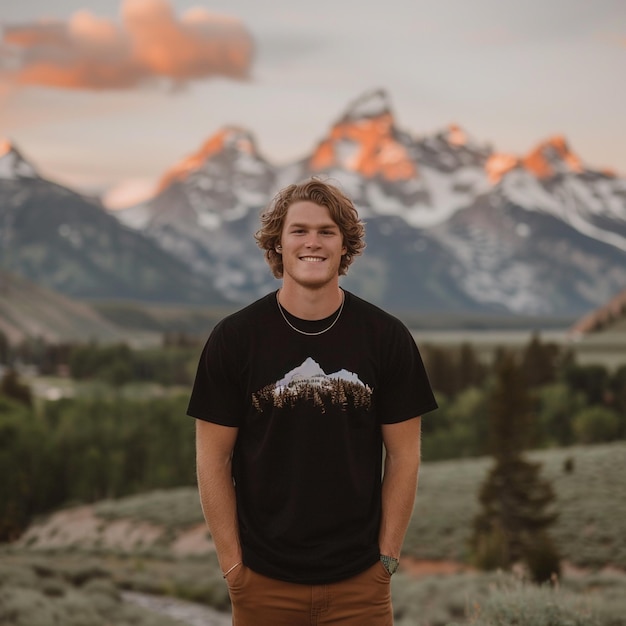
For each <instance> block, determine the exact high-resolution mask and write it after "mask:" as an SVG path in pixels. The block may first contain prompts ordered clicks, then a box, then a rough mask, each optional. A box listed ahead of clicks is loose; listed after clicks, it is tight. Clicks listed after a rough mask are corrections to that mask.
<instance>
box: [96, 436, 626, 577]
mask: <svg viewBox="0 0 626 626" xmlns="http://www.w3.org/2000/svg"><path fill="white" fill-rule="evenodd" d="M423 445H424V446H428V438H427V437H426V438H425V439H424V442H423ZM528 456H529V458H530V459H531V460H534V461H538V462H540V463H542V476H544V477H545V478H546V479H548V480H549V481H550V482H551V483H552V484H553V486H554V489H555V492H556V495H557V510H558V512H559V518H558V520H557V522H556V524H555V525H554V527H553V528H552V529H551V533H552V535H553V537H554V539H555V541H556V542H557V545H558V547H559V550H560V551H561V554H562V556H563V557H564V558H565V559H566V560H567V561H569V562H570V563H572V564H574V565H578V566H582V567H591V568H601V567H602V566H604V565H607V564H612V565H615V566H617V567H620V568H623V569H625V570H626V533H625V532H624V520H626V443H625V442H617V443H611V444H605V445H596V446H575V447H571V448H560V449H553V450H542V451H535V452H532V453H529V455H528ZM568 461H569V462H570V463H571V464H572V466H573V469H572V471H570V472H568V471H566V469H565V467H566V465H567V462H568ZM491 464H492V461H491V459H490V458H479V459H462V460H454V461H439V462H431V463H423V464H422V468H421V470H420V483H419V489H418V495H417V502H416V506H415V511H414V514H413V518H412V520H411V523H410V525H409V529H408V532H407V536H406V540H405V546H404V548H405V552H406V553H408V554H410V555H411V556H414V557H417V558H420V559H433V560H454V561H467V560H468V553H467V542H468V539H469V535H470V529H471V524H472V520H473V518H474V515H475V514H476V512H477V511H478V502H477V494H478V490H479V487H480V484H481V482H482V480H483V478H484V476H485V474H486V472H487V471H488V469H489V467H490V466H491ZM96 513H97V514H98V515H101V516H103V517H106V518H109V519H111V518H121V517H131V518H135V519H137V520H144V521H149V522H153V523H156V524H162V525H165V526H167V527H168V528H170V529H172V530H177V529H182V528H185V527H188V526H191V525H193V524H196V523H200V522H202V512H201V510H200V505H199V502H198V494H197V491H196V489H195V488H193V487H186V488H179V489H172V490H165V491H155V492H151V493H147V494H141V495H137V496H131V497H127V498H122V499H120V500H108V501H104V502H101V503H99V504H98V505H97V506H96Z"/></svg>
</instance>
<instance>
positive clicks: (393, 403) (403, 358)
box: [376, 320, 437, 424]
mask: <svg viewBox="0 0 626 626" xmlns="http://www.w3.org/2000/svg"><path fill="white" fill-rule="evenodd" d="M394 322H395V323H394V324H393V325H392V326H391V327H390V331H389V334H388V337H387V341H385V345H384V348H383V357H382V371H381V376H380V386H379V389H378V392H377V398H376V406H377V412H378V415H379V416H380V421H381V422H382V423H383V424H394V423H397V422H403V421H405V420H408V419H411V418H413V417H417V416H419V415H423V414H424V413H427V412H429V411H433V410H434V409H436V408H437V401H436V400H435V396H434V394H433V391H432V388H431V386H430V382H429V380H428V375H427V373H426V368H425V367H424V363H423V361H422V357H421V355H420V352H419V349H418V347H417V345H416V343H415V340H414V339H413V336H412V335H411V333H410V332H409V330H408V328H406V326H405V325H404V324H402V323H401V322H400V321H399V320H394Z"/></svg>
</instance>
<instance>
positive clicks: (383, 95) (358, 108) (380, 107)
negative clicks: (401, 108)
mask: <svg viewBox="0 0 626 626" xmlns="http://www.w3.org/2000/svg"><path fill="white" fill-rule="evenodd" d="M387 115H389V116H391V115H392V113H391V103H390V100H389V95H388V94H387V92H386V91H385V90H384V89H373V90H372V91H368V92H366V93H364V94H362V95H361V96H359V97H358V98H356V100H354V101H353V102H352V103H351V104H349V105H348V108H347V110H346V112H345V113H344V114H343V116H342V118H341V119H340V121H341V122H343V123H347V122H358V121H360V120H363V119H371V118H375V117H383V116H387Z"/></svg>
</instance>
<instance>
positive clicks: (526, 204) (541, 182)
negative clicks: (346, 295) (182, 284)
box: [115, 91, 626, 316]
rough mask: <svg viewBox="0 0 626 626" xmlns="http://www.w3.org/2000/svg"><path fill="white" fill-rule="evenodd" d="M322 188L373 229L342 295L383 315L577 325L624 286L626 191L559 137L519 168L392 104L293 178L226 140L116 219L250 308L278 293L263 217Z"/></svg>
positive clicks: (343, 126)
mask: <svg viewBox="0 0 626 626" xmlns="http://www.w3.org/2000/svg"><path fill="white" fill-rule="evenodd" d="M312 175H319V176H322V177H324V178H329V179H331V180H334V181H336V182H338V183H339V184H340V185H341V186H342V187H343V188H344V190H345V191H346V192H347V193H348V194H349V195H350V196H351V197H352V198H353V199H354V201H355V204H356V205H357V207H358V208H359V210H360V213H361V215H362V217H363V218H364V220H365V221H366V223H367V242H368V247H367V250H366V253H365V256H364V257H363V258H362V259H359V260H358V261H357V263H355V265H354V266H353V268H351V270H350V274H349V276H348V277H347V278H346V279H345V281H344V285H345V286H346V287H347V288H353V289H356V290H358V291H359V293H361V294H363V295H364V296H365V297H368V298H371V299H372V300H374V301H375V302H378V303H380V304H384V305H385V306H388V307H391V308H394V309H397V310H400V309H402V310H420V311H452V310H456V311H459V310H465V311H468V312H469V311H472V312H476V311H491V312H494V311H500V312H511V313H520V314H522V313H523V314H531V315H571V316H576V315H580V314H582V313H584V312H585V311H587V310H589V309H590V308H595V306H597V305H598V304H600V303H602V302H604V301H606V300H607V299H609V298H610V297H611V296H612V295H613V294H614V293H616V292H618V291H620V290H621V289H623V288H624V287H626V179H624V178H620V177H618V176H616V175H615V174H613V173H611V172H606V171H597V170H594V169H593V168H591V167H589V166H586V165H585V164H584V163H583V161H582V160H581V159H580V158H579V157H578V156H576V155H575V154H574V152H573V151H572V150H571V149H570V148H569V146H568V144H567V142H566V140H565V139H564V138H563V137H560V136H555V137H553V138H550V139H548V140H546V141H544V142H542V143H541V144H539V145H538V146H537V148H536V149H534V150H533V151H531V152H530V153H529V154H528V155H526V156H522V157H517V156H514V155H505V154H499V153H497V152H495V151H494V150H493V149H492V147H491V146H489V145H486V144H481V143H479V142H477V141H475V140H473V139H472V138H471V137H469V136H468V134H467V133H466V132H465V131H464V130H463V129H461V128H460V127H458V126H456V125H451V126H450V127H448V128H446V129H444V130H442V131H441V132H438V133H435V134H433V135H430V136H423V137H416V136H413V135H412V134H410V133H408V132H406V131H404V130H401V129H400V128H399V127H398V125H397V123H396V121H395V118H394V116H393V113H392V109H391V105H390V101H389V97H388V95H387V94H386V93H385V92H383V91H374V92H372V93H368V94H365V95H364V96H362V97H361V98H359V99H357V100H356V101H355V102H354V103H353V104H352V105H350V106H349V107H348V109H347V111H346V112H345V113H344V114H343V115H342V116H341V117H340V118H339V119H338V120H337V122H336V123H334V124H333V125H332V126H331V128H330V129H329V131H328V132H327V133H326V135H325V136H324V137H323V138H322V139H321V140H320V142H319V143H318V144H317V146H315V147H314V149H313V150H312V151H311V153H310V154H309V155H308V156H307V157H306V158H304V159H302V160H301V161H299V162H297V163H292V164H288V165H285V166H280V167H279V166H273V165H272V164H271V163H270V162H269V161H268V160H267V159H265V158H264V157H263V156H262V155H261V153H260V152H259V150H258V148H257V146H256V145H255V142H254V139H253V137H252V135H251V134H250V133H249V132H248V131H245V130H242V129H238V128H225V129H223V130H222V131H220V133H218V134H217V135H216V136H215V137H213V138H211V139H210V140H209V141H208V142H207V143H206V144H205V145H204V146H203V147H202V148H201V150H200V151H199V152H197V153H196V154H193V155H191V156H190V157H189V158H188V159H187V160H186V161H185V162H184V163H182V164H181V165H178V166H175V167H173V168H172V169H171V170H170V171H169V172H168V173H166V174H165V175H164V177H163V179H162V183H161V186H160V190H159V192H158V193H157V195H156V196H155V197H154V198H153V199H151V200H149V201H148V202H146V203H143V204H141V205H138V206H135V207H130V208H128V209H125V210H122V211H118V212H116V213H115V215H116V217H118V219H120V221H122V222H123V223H125V224H127V225H128V226H130V227H134V228H136V229H137V230H139V231H140V232H143V233H145V234H147V235H148V236H149V237H151V238H152V239H153V240H154V241H155V242H156V243H158V245H159V246H161V247H162V248H163V249H164V250H167V251H168V252H169V253H171V254H172V255H174V256H176V257H177V258H178V259H180V260H181V261H182V262H183V263H185V264H187V265H188V266H189V267H190V268H193V270H194V272H197V273H199V274H200V275H202V276H204V277H206V279H207V280H209V281H211V282H212V284H214V285H215V287H216V289H217V290H218V291H219V292H220V293H222V294H223V295H224V296H225V297H226V298H228V299H229V300H232V301H236V302H246V301H249V300H251V299H252V298H254V297H256V296H257V295H258V294H260V293H263V292H265V291H267V290H268V289H271V288H273V287H274V286H275V281H274V280H273V279H272V277H271V275H270V274H269V272H268V271H267V268H266V267H265V264H264V262H263V260H262V256H261V254H260V253H259V251H258V249H257V248H256V246H255V243H254V240H253V233H254V231H255V229H256V228H257V227H258V213H259V210H260V209H261V208H262V207H263V206H265V205H266V204H267V202H268V201H269V200H270V199H271V197H272V195H273V193H275V191H276V190H277V189H278V188H280V187H281V186H282V185H283V184H286V183H288V182H292V181H297V180H302V179H304V178H306V177H309V176H312Z"/></svg>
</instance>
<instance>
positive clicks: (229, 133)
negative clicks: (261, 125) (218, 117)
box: [157, 126, 258, 193]
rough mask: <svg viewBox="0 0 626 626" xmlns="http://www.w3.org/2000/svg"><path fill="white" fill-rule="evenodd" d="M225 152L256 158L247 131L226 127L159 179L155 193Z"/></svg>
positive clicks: (254, 143)
mask: <svg viewBox="0 0 626 626" xmlns="http://www.w3.org/2000/svg"><path fill="white" fill-rule="evenodd" d="M225 151H229V152H234V153H240V154H242V155H246V156H251V157H258V153H257V149H256V142H255V140H254V137H253V136H252V134H251V133H250V132H249V131H247V130H245V129H243V128H239V127H237V126H226V127H224V128H222V129H221V130H220V131H218V132H217V133H216V134H215V135H212V136H211V137H210V138H209V139H207V140H206V141H205V142H204V143H203V144H202V146H201V147H200V149H199V150H197V151H196V152H194V153H193V154H190V155H189V156H187V157H185V158H184V159H183V160H182V161H180V162H179V163H178V164H177V165H174V166H173V167H172V168H170V169H169V170H168V171H167V172H166V173H165V174H164V175H163V177H162V178H161V181H160V183H159V186H158V191H157V193H158V192H159V191H162V190H163V189H165V188H167V187H169V186H170V185H171V184H172V183H173V182H175V181H177V180H185V179H186V178H187V177H188V176H189V175H190V174H192V173H193V172H196V171H197V170H199V169H201V168H202V166H203V165H204V164H205V163H206V162H207V161H208V160H209V159H211V158H213V157H214V156H216V155H218V154H220V153H223V152H225Z"/></svg>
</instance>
